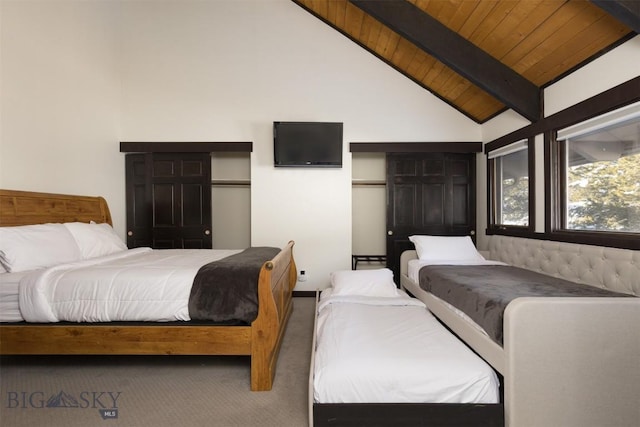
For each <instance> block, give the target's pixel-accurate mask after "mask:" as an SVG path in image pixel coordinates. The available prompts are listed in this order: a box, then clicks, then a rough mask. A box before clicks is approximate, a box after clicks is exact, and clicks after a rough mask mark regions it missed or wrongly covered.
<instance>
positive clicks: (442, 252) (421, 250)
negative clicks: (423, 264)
mask: <svg viewBox="0 0 640 427" xmlns="http://www.w3.org/2000/svg"><path fill="white" fill-rule="evenodd" d="M409 240H410V241H411V242H413V244H414V245H415V246H416V252H417V253H418V258H419V259H421V260H423V261H478V260H480V261H481V260H484V257H483V256H482V255H480V253H479V252H478V250H477V249H476V247H475V245H474V244H473V241H472V240H471V237H469V236H409Z"/></svg>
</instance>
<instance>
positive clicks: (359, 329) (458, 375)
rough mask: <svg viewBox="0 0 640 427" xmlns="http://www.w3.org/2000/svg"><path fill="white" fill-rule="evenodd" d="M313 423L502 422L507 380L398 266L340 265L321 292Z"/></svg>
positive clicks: (311, 399)
mask: <svg viewBox="0 0 640 427" xmlns="http://www.w3.org/2000/svg"><path fill="white" fill-rule="evenodd" d="M309 419H310V424H312V425H314V426H315V427H320V426H347V425H376V426H394V427H397V426H412V427H413V426H462V425H464V426H502V425H503V407H502V405H501V404H500V384H499V379H498V377H497V375H496V373H495V371H493V369H492V368H491V367H490V366H489V365H488V364H487V363H486V362H484V361H483V360H482V359H481V358H479V357H478V356H477V355H476V354H474V353H473V352H472V351H471V350H470V349H469V348H468V347H467V346H465V345H464V344H463V343H462V342H461V341H460V340H459V339H458V338H457V337H455V336H454V335H453V334H452V333H451V332H449V331H448V330H446V328H445V327H444V326H442V325H441V324H440V323H439V322H438V321H437V320H436V318H435V317H434V316H433V315H432V314H431V313H430V312H429V311H428V310H427V308H426V306H425V305H424V303H422V302H421V301H420V300H418V299H416V298H410V297H409V296H408V295H407V294H406V293H405V292H404V291H402V290H399V289H398V288H397V287H396V285H395V283H394V282H393V273H392V272H391V270H388V269H375V270H362V271H338V272H334V273H332V274H331V287H329V288H327V289H325V290H323V291H322V293H321V294H317V296H316V320H315V325H314V339H313V347H312V356H311V369H310V374H309Z"/></svg>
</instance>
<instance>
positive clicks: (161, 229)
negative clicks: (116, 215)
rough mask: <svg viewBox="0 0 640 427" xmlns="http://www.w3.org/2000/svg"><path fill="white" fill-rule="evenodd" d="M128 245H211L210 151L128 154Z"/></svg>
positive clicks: (204, 246)
mask: <svg viewBox="0 0 640 427" xmlns="http://www.w3.org/2000/svg"><path fill="white" fill-rule="evenodd" d="M126 169H127V170H126V176H127V245H128V246H129V247H138V246H150V247H153V248H157V249H172V248H180V249H201V248H211V247H212V237H211V157H210V154H209V153H146V154H128V155H127V156H126Z"/></svg>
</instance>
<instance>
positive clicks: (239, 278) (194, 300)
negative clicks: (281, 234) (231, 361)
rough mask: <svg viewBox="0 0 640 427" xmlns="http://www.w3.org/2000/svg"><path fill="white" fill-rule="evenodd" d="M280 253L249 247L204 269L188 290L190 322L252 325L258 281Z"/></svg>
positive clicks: (270, 249)
mask: <svg viewBox="0 0 640 427" xmlns="http://www.w3.org/2000/svg"><path fill="white" fill-rule="evenodd" d="M278 252H280V249H278V248H270V247H251V248H247V249H245V250H244V251H242V252H240V253H238V254H235V255H231V256H228V257H226V258H223V259H221V260H218V261H214V262H211V263H209V264H206V265H203V266H202V267H201V268H200V270H199V271H198V273H197V274H196V277H195V279H194V280H193V286H192V287H191V295H190V296H189V316H190V317H191V319H192V320H211V321H214V322H245V323H247V324H248V323H251V322H253V321H254V320H255V319H256V317H257V316H258V277H259V276H260V269H261V268H262V265H263V264H264V263H265V262H266V261H269V260H271V259H273V258H274V257H275V256H276V255H277V254H278Z"/></svg>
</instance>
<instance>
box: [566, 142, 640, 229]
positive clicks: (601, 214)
mask: <svg viewBox="0 0 640 427" xmlns="http://www.w3.org/2000/svg"><path fill="white" fill-rule="evenodd" d="M569 146H570V149H569V150H568V151H569V156H570V157H571V155H572V153H573V151H574V150H572V149H571V147H572V146H573V144H572V143H570V144H569ZM636 148H637V147H636ZM567 208H568V212H567V229H571V230H594V231H617V232H631V233H640V154H639V153H636V154H633V155H626V156H622V157H619V158H617V159H615V160H596V161H591V162H588V163H584V164H578V165H574V166H569V168H568V173H567Z"/></svg>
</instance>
